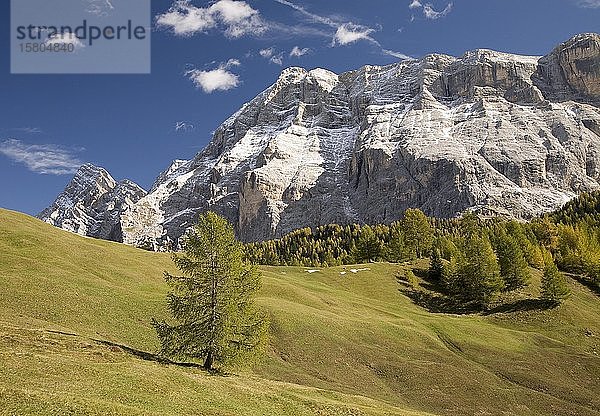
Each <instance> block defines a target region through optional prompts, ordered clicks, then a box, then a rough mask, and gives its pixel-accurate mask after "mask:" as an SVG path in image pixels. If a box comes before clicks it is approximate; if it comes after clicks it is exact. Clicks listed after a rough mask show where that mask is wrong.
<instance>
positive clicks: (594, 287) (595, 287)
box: [565, 273, 600, 296]
mask: <svg viewBox="0 0 600 416" xmlns="http://www.w3.org/2000/svg"><path fill="white" fill-rule="evenodd" d="M565 274H566V275H567V276H569V277H570V278H572V279H574V280H577V281H578V282H579V283H581V284H582V285H583V286H585V287H587V288H588V289H589V290H591V291H592V292H594V293H595V294H596V295H598V296H600V284H598V283H596V282H594V281H593V280H591V279H589V278H587V277H585V276H581V275H579V274H572V273H565Z"/></svg>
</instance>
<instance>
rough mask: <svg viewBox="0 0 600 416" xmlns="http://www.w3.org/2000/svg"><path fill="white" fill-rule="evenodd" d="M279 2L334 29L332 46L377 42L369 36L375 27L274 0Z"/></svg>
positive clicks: (286, 1)
mask: <svg viewBox="0 0 600 416" xmlns="http://www.w3.org/2000/svg"><path fill="white" fill-rule="evenodd" d="M275 1H276V2H277V3H279V4H283V5H285V6H288V7H290V8H292V9H293V10H295V11H297V12H298V13H300V14H301V15H303V16H304V17H306V18H307V19H308V20H309V21H310V22H312V23H318V24H322V25H325V26H329V27H331V28H333V29H335V33H334V34H333V39H332V42H331V44H332V46H336V45H340V46H343V45H348V44H350V43H354V42H357V41H359V40H367V41H370V42H374V43H377V41H375V40H374V39H373V38H371V36H369V35H370V34H371V33H373V32H375V29H371V28H369V27H367V26H362V25H357V24H354V23H352V22H341V21H338V20H336V19H333V18H331V17H327V16H320V15H318V14H316V13H312V12H309V11H308V10H306V9H305V8H304V7H302V6H300V5H298V4H296V3H292V2H291V1H288V0H275Z"/></svg>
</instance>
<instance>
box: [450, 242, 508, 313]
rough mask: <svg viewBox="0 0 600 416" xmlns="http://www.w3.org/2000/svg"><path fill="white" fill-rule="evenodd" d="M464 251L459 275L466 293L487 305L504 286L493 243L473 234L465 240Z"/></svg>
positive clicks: (470, 298)
mask: <svg viewBox="0 0 600 416" xmlns="http://www.w3.org/2000/svg"><path fill="white" fill-rule="evenodd" d="M463 252H464V256H463V257H462V259H461V261H460V262H459V264H458V275H459V280H460V283H461V286H462V287H463V289H464V295H465V296H466V297H467V299H469V300H473V301H476V302H477V303H479V304H481V305H487V304H488V303H489V302H491V301H492V300H493V299H494V298H495V297H496V295H497V294H498V292H499V291H500V290H502V289H503V288H504V282H503V281H502V278H501V277H500V267H499V266H498V260H497V258H496V254H494V250H493V249H492V245H491V244H490V242H489V240H488V239H487V238H484V237H478V236H473V237H470V238H467V239H466V240H465V244H464V250H463Z"/></svg>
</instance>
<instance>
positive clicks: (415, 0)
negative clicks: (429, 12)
mask: <svg viewBox="0 0 600 416" xmlns="http://www.w3.org/2000/svg"><path fill="white" fill-rule="evenodd" d="M419 7H423V4H421V2H420V1H419V0H413V1H412V2H411V3H410V4H409V5H408V8H409V9H418V8H419Z"/></svg>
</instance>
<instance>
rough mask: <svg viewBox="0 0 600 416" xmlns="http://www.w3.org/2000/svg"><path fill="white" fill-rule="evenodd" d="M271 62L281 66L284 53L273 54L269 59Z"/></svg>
mask: <svg viewBox="0 0 600 416" xmlns="http://www.w3.org/2000/svg"><path fill="white" fill-rule="evenodd" d="M269 62H271V63H273V64H275V65H279V66H281V65H283V53H278V54H277V55H275V56H272V57H271V59H269Z"/></svg>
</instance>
